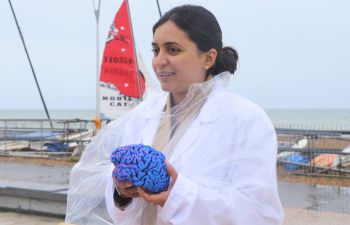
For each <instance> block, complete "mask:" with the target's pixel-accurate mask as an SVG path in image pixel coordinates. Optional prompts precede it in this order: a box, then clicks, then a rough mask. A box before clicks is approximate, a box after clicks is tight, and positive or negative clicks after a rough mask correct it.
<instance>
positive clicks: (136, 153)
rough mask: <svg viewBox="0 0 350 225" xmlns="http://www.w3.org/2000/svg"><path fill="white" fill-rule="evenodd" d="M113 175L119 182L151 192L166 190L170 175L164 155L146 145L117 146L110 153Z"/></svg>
mask: <svg viewBox="0 0 350 225" xmlns="http://www.w3.org/2000/svg"><path fill="white" fill-rule="evenodd" d="M111 161H112V163H113V164H114V166H115V169H114V170H113V176H114V177H115V178H116V179H117V180H118V181H120V182H131V183H133V184H134V185H135V186H138V187H142V188H144V189H145V190H146V191H148V192H151V193H159V192H162V191H166V190H167V189H168V186H169V181H170V177H169V175H168V174H167V170H166V163H165V156H164V155H163V153H161V152H159V151H157V150H156V149H154V148H152V147H151V146H148V145H142V144H137V145H127V146H122V147H117V148H115V149H114V151H113V153H112V155H111Z"/></svg>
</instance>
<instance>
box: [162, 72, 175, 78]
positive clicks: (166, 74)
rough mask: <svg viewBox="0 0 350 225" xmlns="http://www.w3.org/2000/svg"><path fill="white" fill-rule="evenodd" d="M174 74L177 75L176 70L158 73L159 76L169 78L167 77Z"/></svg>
mask: <svg viewBox="0 0 350 225" xmlns="http://www.w3.org/2000/svg"><path fill="white" fill-rule="evenodd" d="M174 75H175V72H160V73H158V76H159V77H160V78H167V77H171V76H174Z"/></svg>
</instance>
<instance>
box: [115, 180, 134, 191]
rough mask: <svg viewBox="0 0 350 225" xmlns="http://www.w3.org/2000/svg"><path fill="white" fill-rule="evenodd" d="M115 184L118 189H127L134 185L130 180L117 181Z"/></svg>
mask: <svg viewBox="0 0 350 225" xmlns="http://www.w3.org/2000/svg"><path fill="white" fill-rule="evenodd" d="M117 186H118V188H119V189H127V188H130V187H133V186H134V185H133V184H132V183H130V182H117Z"/></svg>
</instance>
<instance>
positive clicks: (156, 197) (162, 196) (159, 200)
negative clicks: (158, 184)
mask: <svg viewBox="0 0 350 225" xmlns="http://www.w3.org/2000/svg"><path fill="white" fill-rule="evenodd" d="M168 195H169V193H168V192H167V191H164V192H161V193H158V194H152V193H149V192H147V191H145V190H144V189H143V188H139V196H140V197H141V198H143V199H144V200H145V201H147V202H149V203H153V204H158V205H161V206H163V205H164V202H165V200H166V199H167V197H168Z"/></svg>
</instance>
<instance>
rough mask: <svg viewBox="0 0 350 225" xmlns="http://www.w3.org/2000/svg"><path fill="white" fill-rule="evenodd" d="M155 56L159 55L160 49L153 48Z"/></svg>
mask: <svg viewBox="0 0 350 225" xmlns="http://www.w3.org/2000/svg"><path fill="white" fill-rule="evenodd" d="M152 52H153V55H155V56H156V55H158V54H159V48H152Z"/></svg>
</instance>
